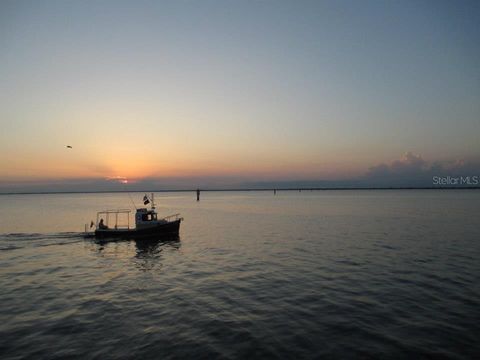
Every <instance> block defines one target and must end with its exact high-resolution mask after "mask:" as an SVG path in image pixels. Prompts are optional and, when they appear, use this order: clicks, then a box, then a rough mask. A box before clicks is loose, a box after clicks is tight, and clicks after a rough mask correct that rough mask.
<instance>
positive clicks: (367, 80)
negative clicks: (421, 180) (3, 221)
mask: <svg viewBox="0 0 480 360" xmlns="http://www.w3.org/2000/svg"><path fill="white" fill-rule="evenodd" d="M479 17H480V3H479V2H478V1H471V2H470V1H387V0H384V1H368V0H366V1H333V0H332V1H182V0H180V1H8V0H2V1H1V2H0V49H1V51H0V80H1V81H0V125H1V132H0V191H14V190H15V189H17V188H21V189H23V190H25V189H35V186H39V184H40V185H42V186H47V187H48V188H49V189H56V188H62V189H64V188H68V189H70V188H72V189H73V188H75V186H77V188H80V187H81V186H80V185H81V184H84V185H85V184H90V185H89V186H90V188H91V189H104V188H108V186H109V184H116V183H123V185H128V184H135V183H136V184H137V186H139V185H138V184H144V185H145V184H148V185H149V186H159V187H165V188H175V187H181V188H185V187H187V188H188V187H196V186H200V185H202V186H212V187H215V186H234V185H235V186H243V185H245V184H250V185H251V184H272V183H273V182H279V183H292V182H302V181H303V182H312V181H313V182H315V181H317V182H321V181H326V182H335V181H338V182H342V181H343V182H345V181H367V182H368V180H369V179H370V180H371V179H374V178H376V179H380V178H381V180H382V181H384V183H385V184H387V185H388V184H389V181H393V182H395V181H394V178H398V176H397V175H399V174H398V171H404V170H405V169H407V170H405V171H406V172H405V174H404V173H402V179H404V183H405V184H408V183H415V179H416V177H418V174H420V175H421V176H424V175H425V174H429V176H430V175H431V174H433V173H435V171H437V172H438V174H440V173H441V174H449V173H451V172H452V171H453V170H452V169H456V171H457V170H458V171H457V173H462V174H469V175H472V176H477V175H480V166H478V164H479V159H480V137H479V135H480V45H479V44H480V25H479V22H478V19H479ZM66 145H71V146H72V148H71V149H69V148H66ZM415 159H417V160H418V161H417V160H415ZM398 164H404V165H406V166H403V167H402V166H400V167H399V166H398ZM412 164H415V165H414V166H413V168H414V170H415V171H412V167H411V166H410V165H412ZM379 169H380V170H382V169H383V171H380V170H379ZM385 169H387V170H385ZM440 170H441V171H440ZM392 174H393V175H392ZM403 175H405V176H403ZM372 183H373V182H372ZM242 184H243V185H242ZM69 186H70V187H69ZM78 186H80V187H78ZM90 188H89V189H90ZM12 189H13V190H12Z"/></svg>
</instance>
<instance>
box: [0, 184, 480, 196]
mask: <svg viewBox="0 0 480 360" xmlns="http://www.w3.org/2000/svg"><path fill="white" fill-rule="evenodd" d="M332 190H334V191H338V190H480V187H479V186H463V187H460V186H457V187H455V186H449V187H355V188H353V187H331V188H330V187H329V188H321V187H313V188H310V187H309V188H263V189H202V188H200V191H202V192H251V191H272V192H273V191H277V192H279V191H299V192H301V191H332ZM196 191H197V189H181V190H153V189H150V190H101V191H31V192H30V191H22V192H5V193H0V195H49V194H50V195H53V194H112V193H150V192H156V193H177V192H196Z"/></svg>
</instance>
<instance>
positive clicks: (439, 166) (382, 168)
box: [0, 152, 480, 193]
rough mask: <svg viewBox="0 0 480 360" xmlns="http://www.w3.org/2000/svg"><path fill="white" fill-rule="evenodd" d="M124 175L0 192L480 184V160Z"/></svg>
mask: <svg viewBox="0 0 480 360" xmlns="http://www.w3.org/2000/svg"><path fill="white" fill-rule="evenodd" d="M122 180H124V179H123V178H109V179H77V180H75V179H69V180H52V181H44V182H42V183H32V182H18V183H6V182H3V183H2V182H0V193H21V192H89V191H91V192H95V191H96V192H102V191H149V190H152V191H162V190H193V189H196V188H201V189H219V190H226V189H273V188H277V189H289V188H292V189H296V188H405V187H407V188H408V187H417V188H431V187H438V188H442V187H480V162H478V161H464V160H459V161H455V162H433V163H429V162H427V161H425V160H424V159H423V158H422V157H421V156H419V155H415V154H412V153H410V152H408V153H405V154H404V155H403V156H402V157H401V158H400V159H398V160H395V161H393V162H391V163H389V164H380V165H376V166H372V167H370V168H369V169H368V170H367V172H366V173H365V174H364V175H363V176H360V177H358V178H354V179H347V180H331V181H325V180H306V181H303V180H299V181H257V182H255V181H247V180H242V179H238V178H235V177H198V178H193V177H190V178H147V179H142V180H139V181H136V182H129V183H128V184H124V183H122Z"/></svg>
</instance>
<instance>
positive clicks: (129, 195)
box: [123, 184, 137, 210]
mask: <svg viewBox="0 0 480 360" xmlns="http://www.w3.org/2000/svg"><path fill="white" fill-rule="evenodd" d="M123 190H125V191H126V192H127V194H128V197H129V198H130V201H131V202H132V205H133V207H134V208H135V210H137V207H136V206H135V201H133V199H132V194H130V191H128V190H127V187H126V186H125V184H123Z"/></svg>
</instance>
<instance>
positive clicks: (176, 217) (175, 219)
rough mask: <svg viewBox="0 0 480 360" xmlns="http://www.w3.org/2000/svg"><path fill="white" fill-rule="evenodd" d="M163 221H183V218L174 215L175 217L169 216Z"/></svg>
mask: <svg viewBox="0 0 480 360" xmlns="http://www.w3.org/2000/svg"><path fill="white" fill-rule="evenodd" d="M163 220H166V221H168V222H172V221H177V220H183V218H182V217H180V214H173V215H168V216H165V217H164V218H163Z"/></svg>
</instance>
